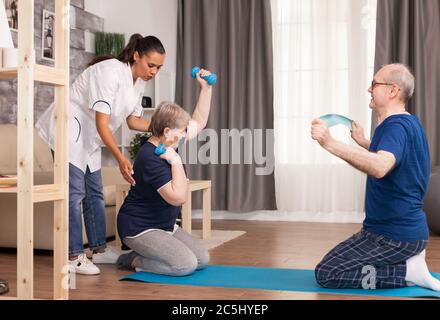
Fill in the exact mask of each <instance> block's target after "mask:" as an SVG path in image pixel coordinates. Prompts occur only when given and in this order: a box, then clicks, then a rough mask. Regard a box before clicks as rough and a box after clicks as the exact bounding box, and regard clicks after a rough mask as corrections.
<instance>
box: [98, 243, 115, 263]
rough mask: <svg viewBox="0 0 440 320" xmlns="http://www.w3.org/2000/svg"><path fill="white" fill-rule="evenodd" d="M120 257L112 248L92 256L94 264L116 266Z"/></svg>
mask: <svg viewBox="0 0 440 320" xmlns="http://www.w3.org/2000/svg"><path fill="white" fill-rule="evenodd" d="M119 256H120V253H119V252H117V251H116V250H115V249H113V248H112V247H110V246H108V247H107V248H106V249H105V251H104V252H102V253H94V254H93V256H92V261H93V263H96V264H100V263H102V264H116V261H118V258H119Z"/></svg>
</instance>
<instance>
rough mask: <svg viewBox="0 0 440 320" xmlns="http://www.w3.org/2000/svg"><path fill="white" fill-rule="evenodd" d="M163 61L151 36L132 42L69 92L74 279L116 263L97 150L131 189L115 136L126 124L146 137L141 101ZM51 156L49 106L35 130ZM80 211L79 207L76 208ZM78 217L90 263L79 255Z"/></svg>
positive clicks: (95, 64) (160, 47) (97, 63)
mask: <svg viewBox="0 0 440 320" xmlns="http://www.w3.org/2000/svg"><path fill="white" fill-rule="evenodd" d="M164 60H165V49H164V47H163V45H162V43H161V42H160V40H159V39H157V38H156V37H153V36H149V37H145V38H144V37H142V36H141V35H139V34H135V35H133V36H131V38H130V41H129V43H128V44H127V46H126V47H125V48H124V50H123V52H122V53H121V54H120V55H119V56H118V57H117V58H114V57H107V56H106V57H98V58H97V59H95V60H94V61H93V62H92V63H90V65H89V67H88V68H87V69H86V70H85V71H84V72H83V73H82V74H81V75H80V76H79V77H78V78H77V79H76V81H75V82H74V84H73V85H72V87H71V92H70V118H69V120H70V138H69V143H70V145H69V150H70V154H69V260H70V267H71V268H72V271H73V272H75V273H77V274H85V275H96V274H99V273H100V270H99V268H98V267H97V266H96V265H95V264H99V263H115V262H116V260H117V258H118V255H117V254H116V252H114V251H113V250H111V249H110V248H107V245H106V237H105V231H106V226H105V206H104V197H103V192H102V190H103V188H102V178H101V145H102V143H104V144H105V145H106V146H107V147H108V148H109V150H110V151H111V152H112V154H113V156H114V157H115V159H116V160H117V161H118V163H119V168H120V171H121V174H122V175H123V177H124V179H125V180H126V181H127V182H129V183H130V184H132V185H133V184H135V181H134V179H133V177H132V173H133V170H132V164H131V162H130V160H128V159H127V158H125V157H124V155H123V154H122V153H121V151H120V150H119V148H118V146H117V144H116V141H115V138H114V133H115V132H116V131H117V130H118V129H119V128H120V127H121V125H122V123H123V121H126V122H127V125H128V127H129V128H130V129H131V130H136V131H141V132H146V131H147V129H148V127H149V124H150V121H148V120H145V119H143V118H142V117H141V116H142V106H141V99H142V95H143V92H144V88H145V81H149V80H151V79H153V78H154V77H155V76H156V75H157V73H158V72H159V70H160V68H161V67H162V65H163V63H164ZM36 127H37V129H38V131H39V134H40V136H41V137H42V138H43V140H45V141H46V142H47V144H48V145H49V146H50V147H51V148H52V150H54V146H55V135H54V106H53V105H52V106H50V108H49V109H48V110H47V111H46V112H45V113H44V114H43V115H42V116H41V118H40V119H39V121H38V123H37V125H36ZM81 205H82V206H81ZM82 213H84V222H85V227H86V233H87V238H88V241H89V246H90V249H91V250H92V251H93V257H92V261H90V260H88V259H87V257H86V255H85V254H84V246H83V236H82Z"/></svg>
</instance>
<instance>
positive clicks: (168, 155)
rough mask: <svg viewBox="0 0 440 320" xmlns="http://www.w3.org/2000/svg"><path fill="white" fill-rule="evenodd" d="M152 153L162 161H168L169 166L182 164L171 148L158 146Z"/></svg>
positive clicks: (162, 145)
mask: <svg viewBox="0 0 440 320" xmlns="http://www.w3.org/2000/svg"><path fill="white" fill-rule="evenodd" d="M154 153H155V154H156V155H157V156H160V157H161V158H162V159H164V160H166V161H168V163H169V164H170V165H175V164H182V159H181V158H180V156H179V154H178V153H177V152H176V151H175V150H174V149H173V148H167V147H165V145H164V144H160V145H159V146H158V147H157V148H156V150H154Z"/></svg>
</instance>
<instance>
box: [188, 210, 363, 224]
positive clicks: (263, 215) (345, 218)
mask: <svg viewBox="0 0 440 320" xmlns="http://www.w3.org/2000/svg"><path fill="white" fill-rule="evenodd" d="M192 217H193V218H195V219H201V218H202V210H193V214H192ZM364 219H365V213H363V212H335V213H310V212H282V211H255V212H249V213H234V212H229V211H212V220H245V221H247V220H249V221H292V222H320V223H362V221H363V220H364Z"/></svg>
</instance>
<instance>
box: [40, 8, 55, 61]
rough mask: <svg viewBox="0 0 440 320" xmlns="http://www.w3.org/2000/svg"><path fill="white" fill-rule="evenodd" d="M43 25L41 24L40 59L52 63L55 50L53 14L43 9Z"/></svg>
mask: <svg viewBox="0 0 440 320" xmlns="http://www.w3.org/2000/svg"><path fill="white" fill-rule="evenodd" d="M42 17H43V18H42V19H43V21H42V22H43V23H42V24H41V29H42V30H41V41H42V45H41V48H42V50H41V54H42V57H41V58H42V59H44V60H48V61H54V59H55V57H54V54H55V52H54V48H55V45H54V44H55V39H54V38H55V32H54V26H55V13H54V12H51V11H48V10H45V9H43V16H42Z"/></svg>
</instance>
